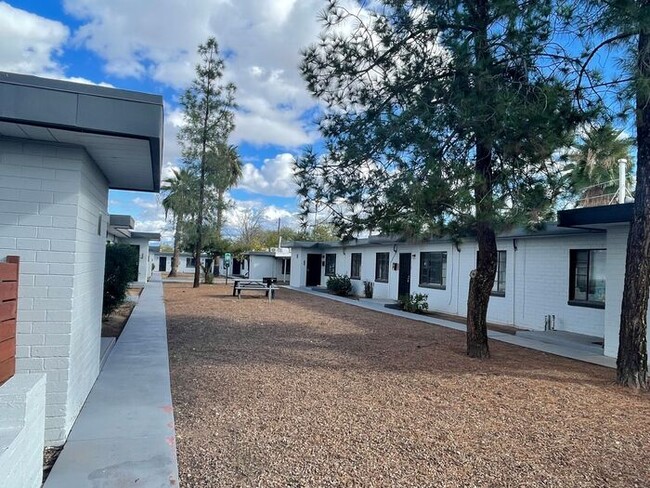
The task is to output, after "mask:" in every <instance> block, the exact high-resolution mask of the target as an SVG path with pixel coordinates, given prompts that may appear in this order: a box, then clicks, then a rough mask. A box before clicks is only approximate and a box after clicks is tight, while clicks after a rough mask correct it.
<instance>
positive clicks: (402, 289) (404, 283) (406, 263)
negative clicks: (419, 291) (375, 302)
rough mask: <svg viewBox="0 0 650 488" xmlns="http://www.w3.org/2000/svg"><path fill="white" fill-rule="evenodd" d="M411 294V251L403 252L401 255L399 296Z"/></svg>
mask: <svg viewBox="0 0 650 488" xmlns="http://www.w3.org/2000/svg"><path fill="white" fill-rule="evenodd" d="M410 294H411V253H410V252H402V253H400V255H399V281H398V286H397V298H398V299H399V298H400V297H403V296H404V295H410Z"/></svg>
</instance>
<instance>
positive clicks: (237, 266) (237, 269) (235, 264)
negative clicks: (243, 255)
mask: <svg viewBox="0 0 650 488" xmlns="http://www.w3.org/2000/svg"><path fill="white" fill-rule="evenodd" d="M232 274H233V275H239V274H241V261H240V260H239V259H233V260H232Z"/></svg>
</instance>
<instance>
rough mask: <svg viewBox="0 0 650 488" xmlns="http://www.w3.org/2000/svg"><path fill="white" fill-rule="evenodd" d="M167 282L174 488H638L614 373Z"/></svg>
mask: <svg viewBox="0 0 650 488" xmlns="http://www.w3.org/2000/svg"><path fill="white" fill-rule="evenodd" d="M230 295H231V288H230V287H226V286H224V285H216V286H202V287H201V288H199V289H198V290H193V289H192V288H190V285H189V284H166V285H165V299H166V304H167V318H168V327H169V347H170V355H171V370H172V394H173V398H174V413H175V417H176V429H177V436H178V439H177V442H178V456H179V462H180V475H181V485H182V486H186V487H192V486H200V487H222V486H223V487H233V486H260V487H266V486H269V487H314V486H316V487H320V486H337V487H339V486H340V487H343V486H345V487H348V486H350V487H352V486H392V487H428V486H431V487H434V486H435V487H457V486H468V487H469V486H481V487H496V486H504V487H524V486H543V487H574V486H575V487H581V486H593V487H603V486H608V487H615V486H620V487H632V486H639V487H646V486H650V463H649V462H648V448H649V446H650V415H649V414H650V395H648V394H645V393H643V394H638V393H634V392H630V391H627V390H623V389H621V388H618V387H616V386H615V385H614V384H613V378H614V372H613V371H612V370H609V369H605V368H600V367H597V366H591V365H586V364H582V363H578V362H574V361H570V360H567V359H563V358H558V357H556V356H551V355H546V354H543V353H538V352H535V351H529V350H526V349H522V348H517V347H514V346H510V345H507V344H500V343H498V342H492V343H491V348H492V353H493V359H491V360H490V361H485V362H480V361H476V360H472V359H469V358H467V357H466V356H465V353H464V341H465V338H464V335H463V334H462V333H459V332H456V331H452V330H449V329H444V328H438V327H432V326H430V325H426V324H422V323H419V322H415V321H410V320H407V319H401V318H397V317H393V316H389V315H385V314H381V313H377V312H372V311H368V310H363V309H360V308H357V307H353V306H349V305H345V304H340V303H337V302H332V301H330V300H327V299H326V298H320V297H314V296H309V295H305V294H301V293H298V292H293V291H290V290H280V291H279V293H278V299H276V300H274V302H273V303H272V304H269V303H267V301H266V300H265V299H260V298H257V297H253V296H250V297H246V298H243V299H242V300H237V299H235V298H233V297H232V296H230Z"/></svg>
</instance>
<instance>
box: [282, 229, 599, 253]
mask: <svg viewBox="0 0 650 488" xmlns="http://www.w3.org/2000/svg"><path fill="white" fill-rule="evenodd" d="M603 232H605V230H602V229H581V228H571V229H566V228H562V227H560V226H559V225H558V224H556V223H554V222H549V223H545V224H543V225H542V226H541V227H540V228H539V229H527V228H525V227H515V228H513V229H511V230H509V231H505V232H501V233H499V234H497V240H502V239H534V238H540V237H561V236H565V235H584V234H600V233H603ZM474 240H475V239H474V236H472V235H468V236H465V237H462V238H461V241H474ZM453 241H454V240H453V239H452V238H451V237H449V236H443V237H429V238H421V239H406V238H401V237H396V236H393V237H389V236H370V237H366V238H360V239H351V240H347V241H326V242H313V241H292V242H287V246H289V247H292V248H294V247H295V248H303V249H313V248H318V249H336V248H342V247H345V248H350V247H367V246H382V245H391V244H406V245H423V244H437V243H446V242H453Z"/></svg>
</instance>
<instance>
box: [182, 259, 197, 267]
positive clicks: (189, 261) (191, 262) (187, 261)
mask: <svg viewBox="0 0 650 488" xmlns="http://www.w3.org/2000/svg"><path fill="white" fill-rule="evenodd" d="M185 267H186V268H196V258H188V257H186V258H185Z"/></svg>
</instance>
